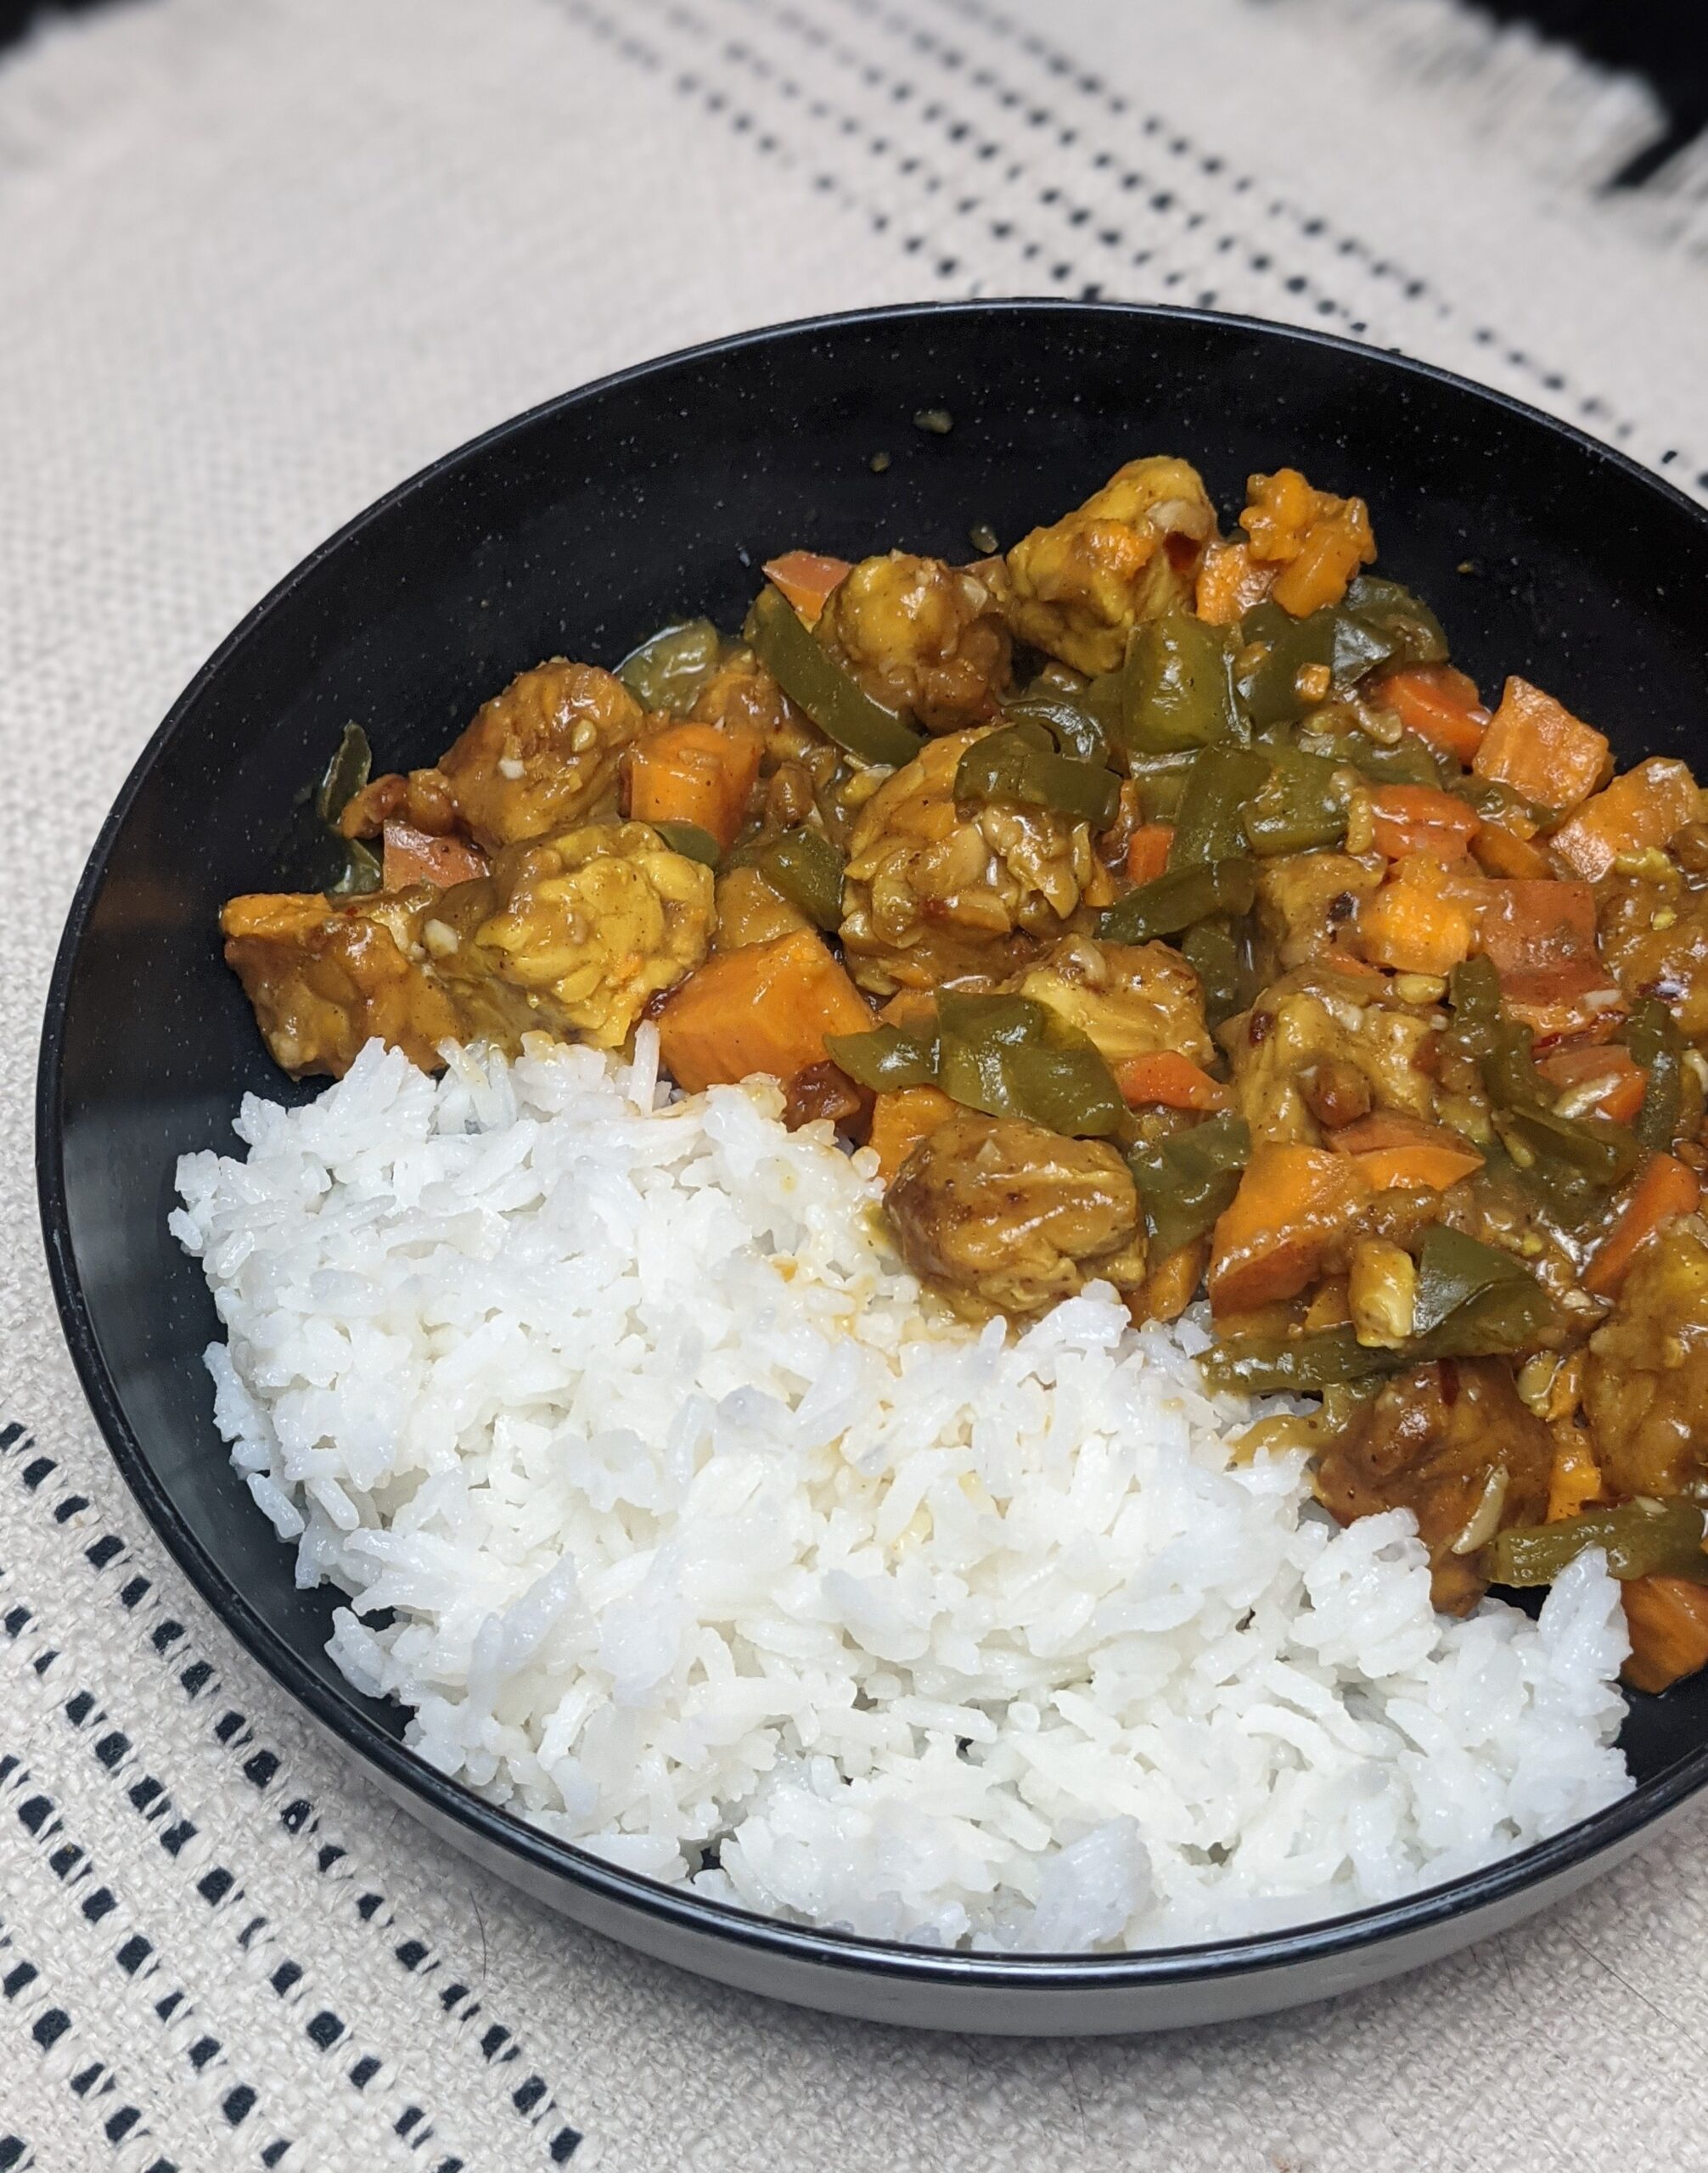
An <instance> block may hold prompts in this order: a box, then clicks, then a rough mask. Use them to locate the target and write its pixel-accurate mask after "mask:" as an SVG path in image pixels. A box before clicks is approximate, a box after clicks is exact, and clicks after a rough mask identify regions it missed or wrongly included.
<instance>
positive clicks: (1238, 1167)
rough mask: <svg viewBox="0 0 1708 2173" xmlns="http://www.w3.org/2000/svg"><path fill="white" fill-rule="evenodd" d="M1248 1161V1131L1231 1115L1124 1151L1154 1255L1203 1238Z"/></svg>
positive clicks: (1175, 1249)
mask: <svg viewBox="0 0 1708 2173" xmlns="http://www.w3.org/2000/svg"><path fill="white" fill-rule="evenodd" d="M1250 1157H1251V1131H1250V1126H1248V1125H1247V1123H1246V1122H1245V1120H1244V1117H1239V1116H1235V1115H1233V1113H1232V1112H1231V1111H1230V1112H1227V1113H1225V1114H1223V1115H1221V1116H1214V1117H1206V1118H1205V1120H1204V1121H1203V1123H1202V1124H1195V1125H1194V1126H1192V1127H1191V1128H1190V1130H1189V1131H1176V1132H1171V1133H1170V1134H1169V1136H1168V1137H1166V1139H1162V1140H1160V1141H1159V1142H1158V1143H1156V1145H1155V1146H1154V1147H1135V1148H1132V1149H1131V1150H1130V1151H1129V1153H1128V1154H1127V1157H1126V1166H1127V1168H1128V1169H1129V1170H1130V1171H1132V1181H1133V1182H1134V1184H1136V1185H1137V1186H1138V1196H1139V1200H1140V1202H1141V1204H1142V1205H1143V1209H1144V1220H1145V1226H1146V1227H1147V1228H1148V1230H1149V1232H1150V1238H1151V1242H1152V1244H1154V1245H1155V1248H1156V1250H1157V1253H1158V1255H1159V1256H1161V1255H1166V1254H1169V1253H1172V1252H1178V1251H1179V1249H1180V1248H1181V1247H1182V1246H1183V1245H1187V1244H1191V1242H1192V1240H1193V1239H1194V1238H1201V1237H1202V1236H1203V1235H1204V1233H1205V1231H1206V1230H1208V1229H1209V1228H1210V1227H1211V1224H1212V1223H1213V1222H1214V1221H1215V1220H1216V1216H1218V1215H1220V1214H1221V1213H1222V1210H1224V1209H1225V1208H1226V1207H1227V1206H1228V1204H1229V1202H1230V1201H1231V1200H1232V1199H1233V1195H1234V1193H1236V1192H1238V1191H1239V1179H1240V1176H1241V1173H1242V1172H1243V1171H1244V1167H1245V1165H1246V1163H1247V1162H1248V1161H1249V1160H1250Z"/></svg>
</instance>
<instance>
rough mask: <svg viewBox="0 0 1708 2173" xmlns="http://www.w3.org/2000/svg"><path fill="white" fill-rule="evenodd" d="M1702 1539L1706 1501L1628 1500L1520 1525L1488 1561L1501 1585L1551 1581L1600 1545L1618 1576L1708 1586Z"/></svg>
mask: <svg viewBox="0 0 1708 2173" xmlns="http://www.w3.org/2000/svg"><path fill="white" fill-rule="evenodd" d="M1702 1537H1703V1516H1702V1508H1701V1505H1700V1502H1687V1501H1682V1500H1680V1501H1671V1502H1624V1503H1622V1504H1621V1506H1620V1507H1619V1508H1615V1509H1586V1510H1584V1511H1583V1512H1582V1514H1581V1515H1578V1516H1576V1517H1562V1518H1561V1519H1559V1522H1558V1523H1557V1524H1514V1525H1512V1526H1511V1527H1510V1529H1509V1530H1506V1531H1502V1532H1497V1533H1496V1534H1495V1536H1494V1537H1493V1538H1492V1540H1491V1541H1489V1545H1488V1550H1487V1552H1486V1553H1485V1555H1484V1556H1483V1564H1484V1567H1485V1568H1486V1569H1487V1571H1488V1574H1489V1578H1490V1581H1491V1582H1492V1583H1494V1584H1497V1585H1551V1584H1552V1583H1553V1581H1554V1579H1555V1578H1556V1577H1557V1576H1559V1573H1560V1571H1561V1570H1562V1569H1565V1567H1566V1565H1567V1564H1569V1563H1571V1562H1575V1561H1576V1558H1577V1557H1578V1556H1579V1555H1580V1554H1582V1553H1584V1552H1585V1550H1586V1549H1587V1548H1589V1547H1600V1548H1601V1549H1602V1550H1603V1552H1604V1553H1605V1554H1606V1556H1607V1566H1608V1569H1609V1570H1610V1573H1611V1574H1612V1575H1614V1576H1615V1577H1619V1578H1621V1579H1624V1578H1629V1577H1655V1576H1662V1577H1689V1578H1691V1579H1693V1580H1694V1581H1695V1582H1696V1583H1697V1584H1708V1554H1705V1553H1703V1551H1702Z"/></svg>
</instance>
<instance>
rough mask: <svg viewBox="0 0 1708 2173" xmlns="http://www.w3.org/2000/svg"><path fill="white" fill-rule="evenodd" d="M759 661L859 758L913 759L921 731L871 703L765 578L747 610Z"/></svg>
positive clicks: (816, 721)
mask: <svg viewBox="0 0 1708 2173" xmlns="http://www.w3.org/2000/svg"><path fill="white" fill-rule="evenodd" d="M748 627H749V638H750V640H751V642H752V643H753V646H754V649H755V650H756V653H757V654H758V657H759V660H760V662H761V664H762V665H764V666H765V668H766V670H767V671H768V672H769V673H770V674H771V676H772V677H773V679H774V680H775V681H776V682H777V683H778V686H779V687H781V688H782V689H783V691H784V693H785V694H787V695H788V697H789V700H790V701H792V702H793V703H795V705H796V706H797V707H799V708H801V709H803V710H806V714H807V716H810V717H811V718H812V722H814V724H816V725H817V727H818V729H819V730H820V731H821V732H822V733H823V734H824V736H825V738H827V739H834V741H835V743H836V744H837V745H838V746H839V747H840V748H843V749H844V750H846V752H847V753H849V754H851V755H857V757H858V758H859V760H860V761H862V762H882V763H887V764H889V765H890V766H891V767H899V766H901V765H902V763H904V762H911V761H913V757H914V755H917V754H918V753H919V750H920V748H921V747H922V746H923V745H924V733H922V732H920V731H919V730H918V729H917V728H916V727H914V726H913V725H912V724H909V723H908V722H906V720H905V719H903V718H902V717H901V716H897V715H896V711H895V710H889V709H885V707H884V705H883V704H882V703H881V702H874V700H873V699H872V697H871V696H870V695H869V694H868V693H867V692H866V690H865V688H863V687H861V686H859V685H858V684H857V682H855V681H854V679H853V678H852V677H850V675H849V674H848V673H847V672H846V671H844V670H843V669H842V667H841V665H840V664H838V663H837V661H836V660H835V658H834V657H833V656H832V655H831V654H830V652H829V649H826V648H825V647H824V646H823V643H821V642H820V641H819V640H818V639H817V637H816V636H815V635H814V633H813V632H812V628H811V627H810V626H808V625H807V624H806V621H805V620H803V619H802V618H801V615H800V613H799V612H797V611H796V610H795V608H794V606H793V605H792V604H790V603H789V599H788V598H787V597H786V596H784V594H783V593H782V592H781V591H780V590H778V589H776V588H773V587H772V586H771V584H770V583H769V582H768V581H767V584H766V586H765V587H763V588H762V589H761V591H760V592H759V594H758V595H757V596H756V598H754V603H753V609H752V610H751V612H750V614H749V615H748Z"/></svg>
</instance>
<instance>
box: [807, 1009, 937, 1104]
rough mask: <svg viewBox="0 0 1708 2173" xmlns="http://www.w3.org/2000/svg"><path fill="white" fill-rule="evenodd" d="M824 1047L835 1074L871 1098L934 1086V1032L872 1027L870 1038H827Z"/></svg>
mask: <svg viewBox="0 0 1708 2173" xmlns="http://www.w3.org/2000/svg"><path fill="white" fill-rule="evenodd" d="M824 1046H825V1047H826V1049H827V1050H828V1051H829V1055H830V1061H831V1062H832V1063H833V1064H834V1065H835V1066H836V1068H837V1069H838V1070H840V1071H846V1073H847V1075H848V1076H849V1077H850V1078H851V1080H852V1081H854V1083H855V1085H856V1086H857V1087H869V1088H870V1089H871V1091H872V1092H874V1094H880V1093H896V1092H900V1091H901V1089H902V1087H933V1086H935V1084H936V1080H937V1036H936V1033H935V1030H932V1029H926V1030H917V1029H909V1028H905V1027H901V1026H874V1028H873V1030H872V1031H871V1032H870V1033H869V1034H827V1035H826V1036H825V1037H824Z"/></svg>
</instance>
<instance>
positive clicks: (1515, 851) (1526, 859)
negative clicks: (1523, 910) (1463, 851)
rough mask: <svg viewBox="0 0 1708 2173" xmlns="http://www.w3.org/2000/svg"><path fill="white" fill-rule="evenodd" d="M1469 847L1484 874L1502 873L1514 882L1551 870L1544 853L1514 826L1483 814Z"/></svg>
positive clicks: (1539, 876)
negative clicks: (1479, 826) (1521, 835)
mask: <svg viewBox="0 0 1708 2173" xmlns="http://www.w3.org/2000/svg"><path fill="white" fill-rule="evenodd" d="M1471 851H1472V853H1473V854H1474V855H1475V859H1476V863H1477V866H1478V867H1479V868H1481V869H1482V871H1483V873H1485V874H1486V875H1503V876H1509V877H1510V878H1512V879H1514V881H1517V882H1537V881H1540V880H1542V879H1545V878H1546V877H1547V876H1548V875H1549V874H1551V873H1553V870H1552V869H1551V868H1549V866H1548V855H1547V854H1546V853H1545V852H1543V851H1542V849H1541V847H1540V846H1538V845H1532V844H1531V841H1530V839H1528V838H1521V837H1520V835H1519V834H1518V833H1517V831H1516V830H1509V829H1508V828H1506V827H1505V825H1504V824H1503V823H1497V822H1492V821H1491V820H1490V819H1489V818H1488V817H1487V816H1485V817H1483V826H1482V828H1481V829H1480V830H1479V831H1478V832H1477V834H1476V835H1475V837H1474V838H1473V839H1471Z"/></svg>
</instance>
